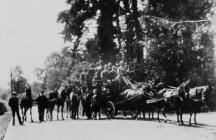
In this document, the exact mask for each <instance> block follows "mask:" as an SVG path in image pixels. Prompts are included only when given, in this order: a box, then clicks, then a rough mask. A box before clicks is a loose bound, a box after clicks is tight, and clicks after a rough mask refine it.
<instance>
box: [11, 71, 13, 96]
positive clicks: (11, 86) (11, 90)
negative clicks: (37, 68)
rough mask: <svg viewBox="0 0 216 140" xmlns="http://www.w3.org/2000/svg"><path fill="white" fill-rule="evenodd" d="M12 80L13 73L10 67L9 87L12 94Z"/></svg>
mask: <svg viewBox="0 0 216 140" xmlns="http://www.w3.org/2000/svg"><path fill="white" fill-rule="evenodd" d="M12 78H13V72H12V67H11V71H10V86H11V93H12V92H13V84H12Z"/></svg>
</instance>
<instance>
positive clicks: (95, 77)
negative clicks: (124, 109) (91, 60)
mask: <svg viewBox="0 0 216 140" xmlns="http://www.w3.org/2000/svg"><path fill="white" fill-rule="evenodd" d="M129 72H130V69H129V66H128V65H127V64H125V63H124V62H123V61H120V62H119V63H116V64H115V65H113V64H111V63H107V64H103V62H102V61H101V60H100V61H99V62H97V63H96V65H93V64H91V65H90V68H89V70H88V71H87V70H86V69H83V71H82V72H81V75H80V83H81V84H82V87H86V88H87V89H88V90H91V89H92V85H103V84H109V83H111V82H112V81H118V82H119V83H120V82H122V81H123V82H124V83H125V84H127V85H130V86H132V88H133V84H132V83H131V82H130V81H129V80H128V78H125V76H126V75H127V73H129Z"/></svg>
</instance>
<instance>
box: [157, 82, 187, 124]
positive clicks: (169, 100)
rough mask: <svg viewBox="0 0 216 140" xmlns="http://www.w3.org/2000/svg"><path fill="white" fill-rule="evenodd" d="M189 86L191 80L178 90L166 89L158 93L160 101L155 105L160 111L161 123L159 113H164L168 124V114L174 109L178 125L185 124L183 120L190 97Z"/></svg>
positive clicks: (177, 88)
mask: <svg viewBox="0 0 216 140" xmlns="http://www.w3.org/2000/svg"><path fill="white" fill-rule="evenodd" d="M189 86H190V80H187V81H185V82H183V83H182V84H181V85H180V86H178V87H176V88H165V89H162V90H160V91H159V92H158V97H159V101H158V102H156V103H155V104H156V108H157V109H158V120H159V121H160V118H159V113H160V112H161V111H162V114H163V116H164V118H165V120H164V121H165V123H167V117H166V112H167V111H168V109H169V108H172V109H173V110H174V111H175V112H176V115H177V122H178V124H181V125H183V124H184V122H183V120H182V115H183V106H184V103H185V102H186V100H187V99H188V96H189V90H190V87H189Z"/></svg>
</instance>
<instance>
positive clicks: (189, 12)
mask: <svg viewBox="0 0 216 140" xmlns="http://www.w3.org/2000/svg"><path fill="white" fill-rule="evenodd" d="M210 7H211V2H209V1H195V0H190V1H187V0H181V1H178V0H167V1H163V0H159V1H154V0H149V1H148V5H147V8H146V10H145V11H143V14H145V15H146V14H148V15H150V18H144V23H143V24H145V26H144V32H145V36H146V38H147V40H146V44H149V45H148V46H146V47H147V48H148V58H147V59H148V63H149V66H151V69H150V71H149V73H153V75H154V76H155V75H156V77H160V79H161V80H162V81H165V82H167V83H169V84H172V85H179V84H180V83H181V82H183V81H184V80H186V79H188V78H191V79H193V80H194V81H200V83H199V84H201V83H202V84H204V83H206V82H207V81H206V82H204V81H201V80H200V79H205V76H207V75H206V73H205V72H204V69H203V68H202V67H203V66H206V64H207V63H212V64H213V63H214V62H213V54H212V53H211V52H214V51H213V47H212V37H211V36H212V35H211V34H209V33H207V32H206V33H204V32H203V31H202V30H203V25H204V26H205V27H208V26H209V24H207V23H202V22H201V23H199V22H188V23H187V22H169V21H179V20H200V19H204V18H205V15H206V14H207V13H208V12H210V11H209V9H210ZM155 16H156V17H159V18H153V17H155ZM163 19H164V20H163ZM196 36H197V37H198V36H199V37H198V38H197V37H196ZM195 38H196V39H195ZM204 38H205V41H202V40H203V39H204ZM147 42H148V43H147ZM201 42H202V43H201ZM203 43H204V44H203ZM198 44H199V45H198ZM206 51H207V52H209V53H208V55H204V54H206ZM152 71H153V72H152ZM204 73H205V76H204V75H203V74H204ZM211 74H212V73H211ZM195 75H196V76H195ZM196 84H197V83H196Z"/></svg>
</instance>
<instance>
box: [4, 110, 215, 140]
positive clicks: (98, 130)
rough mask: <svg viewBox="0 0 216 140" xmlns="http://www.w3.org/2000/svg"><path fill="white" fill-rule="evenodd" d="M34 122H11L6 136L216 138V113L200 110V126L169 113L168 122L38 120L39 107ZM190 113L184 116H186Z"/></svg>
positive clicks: (20, 139)
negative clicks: (182, 123) (180, 121)
mask: <svg viewBox="0 0 216 140" xmlns="http://www.w3.org/2000/svg"><path fill="white" fill-rule="evenodd" d="M33 114H34V116H33V118H34V120H35V122H34V123H30V121H29V120H28V121H27V122H26V123H25V125H24V126H19V125H18V124H17V125H16V126H12V125H11V123H10V125H9V128H8V131H7V134H6V136H5V139H4V140H48V139H49V140H121V139H123V140H136V139H146V140H163V139H165V140H216V113H202V114H198V116H197V121H198V122H200V123H201V124H200V125H198V126H196V127H195V126H193V127H190V126H178V125H177V124H176V121H175V120H176V116H175V115H168V118H169V119H170V120H171V121H170V122H169V123H168V124H165V123H164V122H161V123H159V122H158V121H156V120H153V121H150V120H131V119H126V118H122V119H118V118H117V119H113V120H106V119H103V120H86V119H80V120H71V119H65V120H64V121H62V120H58V121H57V120H54V121H47V122H43V123H39V122H38V119H37V110H36V109H34V112H33ZM187 119H188V115H185V116H184V120H187Z"/></svg>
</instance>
